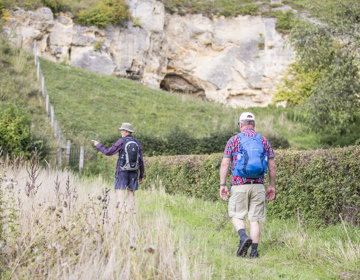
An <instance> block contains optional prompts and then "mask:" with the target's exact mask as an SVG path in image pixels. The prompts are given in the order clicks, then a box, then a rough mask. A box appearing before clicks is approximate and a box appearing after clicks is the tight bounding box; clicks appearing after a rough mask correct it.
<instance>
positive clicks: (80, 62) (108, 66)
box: [71, 47, 116, 75]
mask: <svg viewBox="0 0 360 280" xmlns="http://www.w3.org/2000/svg"><path fill="white" fill-rule="evenodd" d="M71 55H72V57H74V58H73V59H71V65H72V66H77V67H81V68H85V69H88V70H90V71H93V72H97V73H101V74H107V75H111V74H112V73H113V72H114V69H115V67H116V66H115V64H114V62H113V60H112V58H111V56H110V55H109V54H108V53H107V52H102V51H101V50H98V51H95V50H94V48H93V47H86V48H84V47H73V48H72V49H71Z"/></svg>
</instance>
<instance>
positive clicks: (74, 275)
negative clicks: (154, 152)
mask: <svg viewBox="0 0 360 280" xmlns="http://www.w3.org/2000/svg"><path fill="white" fill-rule="evenodd" d="M0 160H1V158H0ZM0 166H1V167H0V174H1V177H0V178H1V179H0V180H1V181H0V185H1V203H2V208H1V209H2V210H1V211H2V213H1V214H2V215H1V227H2V231H1V240H3V241H2V242H1V250H0V257H1V264H2V267H1V268H0V271H1V277H2V279H35V278H36V279H38V278H40V279H199V278H204V277H205V278H207V277H206V275H205V274H201V273H200V271H197V270H192V269H191V266H190V264H189V262H188V261H187V256H186V252H185V251H184V250H183V249H181V248H180V249H178V250H176V249H175V242H180V243H181V240H179V239H177V240H176V241H175V236H174V235H173V233H172V231H171V230H170V228H169V226H168V224H169V223H168V218H167V216H166V215H165V213H164V211H163V210H162V209H160V208H159V209H157V210H156V211H155V212H153V213H152V215H148V214H147V215H142V213H141V212H138V214H136V215H134V214H125V213H120V212H119V211H118V209H117V208H116V204H117V203H116V198H115V193H114V191H113V190H110V187H111V186H110V185H108V184H107V183H105V182H104V181H103V180H102V179H101V177H99V178H97V179H93V180H86V179H85V180H80V179H79V178H78V177H76V176H74V175H73V174H72V173H71V172H68V171H63V172H60V171H56V170H51V169H46V170H45V169H42V168H40V167H39V165H38V162H37V159H36V157H34V158H32V159H31V161H30V162H25V161H24V160H23V159H21V158H11V159H10V158H7V159H6V160H1V165H0ZM157 195H161V194H160V193H159V191H155V190H153V191H149V192H148V193H147V196H157Z"/></svg>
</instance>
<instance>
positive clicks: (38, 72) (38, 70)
mask: <svg viewBox="0 0 360 280" xmlns="http://www.w3.org/2000/svg"><path fill="white" fill-rule="evenodd" d="M36 75H37V80H38V81H40V62H38V64H37V68H36Z"/></svg>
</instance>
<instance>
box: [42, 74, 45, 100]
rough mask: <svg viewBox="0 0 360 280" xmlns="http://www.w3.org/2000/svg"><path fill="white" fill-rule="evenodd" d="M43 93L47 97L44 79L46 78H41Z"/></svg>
mask: <svg viewBox="0 0 360 280" xmlns="http://www.w3.org/2000/svg"><path fill="white" fill-rule="evenodd" d="M41 91H42V95H43V96H45V78H44V76H42V77H41Z"/></svg>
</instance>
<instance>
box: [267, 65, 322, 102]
mask: <svg viewBox="0 0 360 280" xmlns="http://www.w3.org/2000/svg"><path fill="white" fill-rule="evenodd" d="M320 77H321V74H320V70H313V69H310V70H309V69H304V68H302V67H301V66H300V65H299V64H298V63H296V62H295V63H292V64H291V65H290V67H289V69H288V71H287V73H286V76H285V77H284V79H283V80H282V83H281V84H279V85H278V86H277V90H278V91H277V92H276V93H275V95H274V97H273V102H275V103H276V102H281V101H286V102H287V103H286V105H287V106H295V105H299V104H301V103H302V102H303V101H304V100H306V99H307V98H308V97H309V96H310V94H311V91H312V89H313V88H314V86H315V85H316V82H317V81H318V80H319V78H320Z"/></svg>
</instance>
